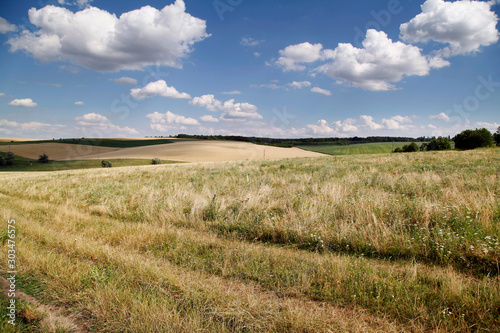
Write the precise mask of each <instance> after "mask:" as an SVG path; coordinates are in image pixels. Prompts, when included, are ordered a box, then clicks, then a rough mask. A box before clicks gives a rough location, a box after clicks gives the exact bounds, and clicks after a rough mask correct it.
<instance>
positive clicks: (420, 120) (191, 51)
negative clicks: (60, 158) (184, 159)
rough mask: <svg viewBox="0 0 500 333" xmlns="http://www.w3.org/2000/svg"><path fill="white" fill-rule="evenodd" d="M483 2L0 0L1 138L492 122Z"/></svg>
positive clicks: (489, 4) (279, 132)
mask: <svg viewBox="0 0 500 333" xmlns="http://www.w3.org/2000/svg"><path fill="white" fill-rule="evenodd" d="M499 10H500V5H498V4H497V3H495V1H444V0H426V1H424V0H420V1H417V0H401V1H399V0H384V1H374V0H371V1H365V0H351V1H298V0H286V1H285V0H283V1H282V0H278V1H261V0H253V1H248V0H215V1H205V0H203V1H201V0H186V1H181V0H178V1H156V0H154V1H152V0H150V1H145V0H144V1H142V0H140V1H137V0H134V1H119V2H118V1H104V0H93V1H89V0H51V1H43V0H41V1H38V2H34V1H23V0H20V1H11V2H2V3H1V4H0V39H1V40H2V45H1V47H0V62H1V64H2V66H0V77H1V81H0V137H22V138H60V137H82V136H85V137H137V136H159V135H163V136H168V135H175V134H179V133H189V134H221V135H234V134H236V135H247V136H265V137H346V136H362V137H364V136H372V135H384V136H385V135H389V136H412V137H417V136H438V135H452V136H453V135H455V134H456V133H458V132H460V131H461V130H463V129H466V128H476V127H486V128H488V129H489V130H490V131H495V130H496V128H497V127H498V126H500V124H499V123H500V119H499V114H500V113H499V111H500V66H498V65H499V60H498V59H500V43H498V39H499V33H498V28H497V23H498V13H499Z"/></svg>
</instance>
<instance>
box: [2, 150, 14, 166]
mask: <svg viewBox="0 0 500 333" xmlns="http://www.w3.org/2000/svg"><path fill="white" fill-rule="evenodd" d="M15 159H16V155H14V153H13V152H11V151H9V152H8V153H7V154H6V155H5V164H7V165H14V163H15Z"/></svg>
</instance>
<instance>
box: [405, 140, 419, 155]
mask: <svg viewBox="0 0 500 333" xmlns="http://www.w3.org/2000/svg"><path fill="white" fill-rule="evenodd" d="M416 151H418V146H417V144H416V143H415V142H412V143H410V144H409V145H404V146H403V152H404V153H413V152H416Z"/></svg>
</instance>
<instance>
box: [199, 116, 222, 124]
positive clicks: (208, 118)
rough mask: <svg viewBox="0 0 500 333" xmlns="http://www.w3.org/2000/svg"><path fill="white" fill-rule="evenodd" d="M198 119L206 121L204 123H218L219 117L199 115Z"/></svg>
mask: <svg viewBox="0 0 500 333" xmlns="http://www.w3.org/2000/svg"><path fill="white" fill-rule="evenodd" d="M200 120H201V121H203V122H206V123H218V122H219V119H217V118H215V117H214V116H212V115H206V116H202V117H200Z"/></svg>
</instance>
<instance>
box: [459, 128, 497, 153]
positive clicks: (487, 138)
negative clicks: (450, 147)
mask: <svg viewBox="0 0 500 333" xmlns="http://www.w3.org/2000/svg"><path fill="white" fill-rule="evenodd" d="M453 141H455V148H457V149H462V150H467V149H475V148H480V147H490V146H493V143H494V141H493V135H491V133H490V131H488V130H487V129H486V128H481V129H475V130H465V131H463V132H461V133H459V134H457V135H455V137H454V138H453Z"/></svg>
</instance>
